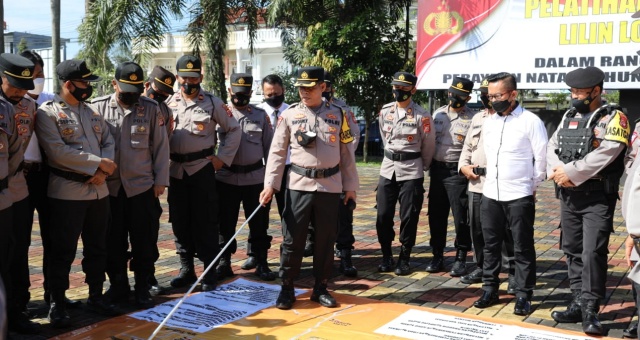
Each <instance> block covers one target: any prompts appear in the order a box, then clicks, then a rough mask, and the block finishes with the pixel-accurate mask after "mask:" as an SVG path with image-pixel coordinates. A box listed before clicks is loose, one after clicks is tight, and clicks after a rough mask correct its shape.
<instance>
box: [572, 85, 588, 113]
mask: <svg viewBox="0 0 640 340" xmlns="http://www.w3.org/2000/svg"><path fill="white" fill-rule="evenodd" d="M591 92H593V88H591V91H589V94H588V95H587V98H585V99H571V106H573V107H574V108H575V109H576V111H578V112H580V113H589V112H591V109H590V108H589V106H590V105H591V102H593V98H591Z"/></svg>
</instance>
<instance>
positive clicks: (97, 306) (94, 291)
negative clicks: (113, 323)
mask: <svg viewBox="0 0 640 340" xmlns="http://www.w3.org/2000/svg"><path fill="white" fill-rule="evenodd" d="M87 307H89V309H90V310H92V311H93V312H95V313H97V314H100V315H103V316H116V315H118V314H119V313H118V311H117V310H116V307H115V306H114V305H113V304H111V303H110V302H109V301H107V300H106V299H105V297H104V295H103V294H102V283H99V284H89V298H88V299H87Z"/></svg>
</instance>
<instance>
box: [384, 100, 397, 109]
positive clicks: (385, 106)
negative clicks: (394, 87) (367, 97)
mask: <svg viewBox="0 0 640 340" xmlns="http://www.w3.org/2000/svg"><path fill="white" fill-rule="evenodd" d="M393 104H395V103H394V102H391V103H386V104H384V105H382V108H383V109H386V108H388V107H391V106H393Z"/></svg>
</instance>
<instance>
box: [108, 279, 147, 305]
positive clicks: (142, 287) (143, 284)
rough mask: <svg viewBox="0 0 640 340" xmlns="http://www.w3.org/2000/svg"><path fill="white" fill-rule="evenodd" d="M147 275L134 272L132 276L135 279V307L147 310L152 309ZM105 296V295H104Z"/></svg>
mask: <svg viewBox="0 0 640 340" xmlns="http://www.w3.org/2000/svg"><path fill="white" fill-rule="evenodd" d="M149 276H150V275H149V274H148V273H144V272H140V271H136V272H134V274H133V277H134V278H135V282H136V283H135V285H134V289H135V293H134V297H135V302H136V307H138V308H143V309H148V308H151V307H153V299H151V293H150V292H149ZM105 295H106V294H105Z"/></svg>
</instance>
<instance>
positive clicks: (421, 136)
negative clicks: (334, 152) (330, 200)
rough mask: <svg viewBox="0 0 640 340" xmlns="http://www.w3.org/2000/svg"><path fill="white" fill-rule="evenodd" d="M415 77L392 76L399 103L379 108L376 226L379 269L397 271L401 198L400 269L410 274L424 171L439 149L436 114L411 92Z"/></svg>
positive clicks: (422, 196)
mask: <svg viewBox="0 0 640 340" xmlns="http://www.w3.org/2000/svg"><path fill="white" fill-rule="evenodd" d="M416 80H417V78H416V76H414V75H413V74H411V73H408V72H397V73H396V74H395V75H394V76H393V81H392V82H391V85H392V86H393V90H392V91H393V96H394V98H395V99H396V101H395V102H392V103H388V104H386V105H384V106H383V107H382V110H380V115H379V117H378V120H379V122H380V135H381V136H383V138H382V140H383V143H384V159H383V160H382V165H381V166H380V179H379V181H378V192H377V194H376V201H377V204H378V216H377V218H376V230H377V232H378V242H380V247H381V248H382V263H381V264H380V265H379V266H378V271H380V272H390V271H392V270H394V268H393V267H394V261H393V254H392V251H391V242H393V239H394V237H395V232H394V231H393V218H394V215H395V212H396V202H397V201H400V243H401V244H402V246H401V248H400V255H399V259H398V264H397V266H396V268H395V273H396V274H397V275H409V273H410V272H411V267H410V265H409V260H410V255H411V248H412V247H413V246H414V245H415V243H416V232H417V228H418V219H419V218H420V210H421V209H422V203H423V202H424V187H423V183H424V171H426V170H428V169H429V167H430V165H431V159H432V158H433V154H434V151H435V134H434V133H433V132H432V130H431V129H432V126H433V125H432V121H431V115H430V114H429V113H428V112H427V111H425V109H423V108H422V107H421V106H420V105H418V104H417V103H415V102H414V101H413V100H412V99H411V96H412V95H413V94H414V93H415V92H416V87H415V85H416Z"/></svg>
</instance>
